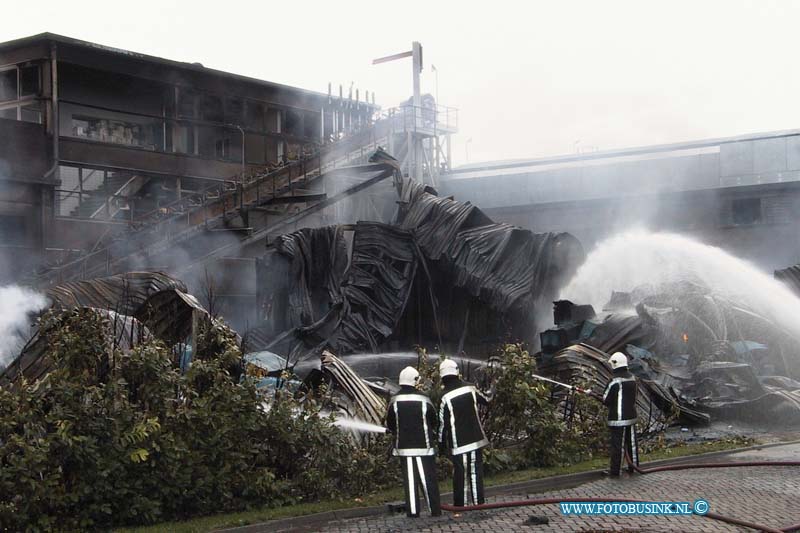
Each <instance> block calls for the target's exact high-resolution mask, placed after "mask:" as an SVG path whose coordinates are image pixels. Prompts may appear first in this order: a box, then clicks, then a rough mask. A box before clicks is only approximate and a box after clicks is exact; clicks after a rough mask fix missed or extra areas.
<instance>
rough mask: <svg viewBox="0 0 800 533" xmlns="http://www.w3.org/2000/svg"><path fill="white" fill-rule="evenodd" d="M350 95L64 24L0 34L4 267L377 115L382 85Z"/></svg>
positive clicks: (15, 269) (73, 251)
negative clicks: (118, 42)
mask: <svg viewBox="0 0 800 533" xmlns="http://www.w3.org/2000/svg"><path fill="white" fill-rule="evenodd" d="M347 96H349V97H344V98H342V95H338V97H334V96H332V95H330V94H324V93H317V92H312V91H307V90H303V89H298V88H294V87H288V86H284V85H280V84H277V83H271V82H266V81H261V80H257V79H252V78H247V77H244V76H239V75H234V74H229V73H226V72H221V71H217V70H213V69H210V68H205V67H203V66H202V65H201V64H199V63H191V64H190V63H181V62H176V61H170V60H166V59H161V58H157V57H151V56H146V55H141V54H137V53H133V52H128V51H125V50H119V49H113V48H108V47H104V46H100V45H97V44H93V43H89V42H84V41H79V40H75V39H71V38H66V37H61V36H58V35H52V34H41V35H36V36H33V37H28V38H24V39H19V40H16V41H10V42H6V43H2V44H0V257H1V258H2V261H3V264H1V265H0V277H4V278H5V279H9V278H16V277H19V276H20V274H21V273H24V272H29V271H30V270H31V269H33V268H34V267H37V266H41V265H55V264H64V263H69V262H70V261H72V260H74V259H75V258H77V257H82V256H84V255H86V254H87V253H89V252H91V251H92V250H96V249H99V248H101V247H103V246H104V245H105V240H106V239H107V238H108V237H109V235H113V234H115V233H118V232H119V231H120V228H121V227H123V226H130V225H131V224H136V223H138V221H140V220H142V219H147V218H148V217H151V218H152V216H153V215H154V214H155V215H158V214H159V213H161V212H163V213H168V212H171V206H173V205H175V204H176V203H180V202H181V199H182V198H184V197H186V196H190V195H197V194H198V193H203V192H204V191H209V190H211V189H213V188H214V186H217V187H218V188H222V189H225V188H228V189H230V188H235V187H236V183H237V182H241V181H242V180H243V178H244V177H245V176H246V175H248V174H251V175H252V174H254V173H259V172H261V173H264V172H269V171H270V170H274V169H276V168H278V167H281V166H285V165H288V164H291V163H292V162H295V161H301V160H303V159H304V158H309V157H311V156H313V155H314V154H318V153H319V152H320V150H321V149H322V147H324V146H326V145H330V144H334V143H335V142H336V141H339V140H342V139H344V138H347V137H348V136H350V135H351V134H353V133H354V132H357V131H360V130H362V129H364V128H366V127H367V126H369V125H370V124H371V121H372V119H373V116H374V115H375V111H376V109H377V108H376V107H375V106H374V95H373V102H372V103H368V102H366V101H359V99H358V98H357V97H356V98H353V95H347ZM364 100H365V99H364ZM304 170H305V169H304ZM223 185H224V187H223Z"/></svg>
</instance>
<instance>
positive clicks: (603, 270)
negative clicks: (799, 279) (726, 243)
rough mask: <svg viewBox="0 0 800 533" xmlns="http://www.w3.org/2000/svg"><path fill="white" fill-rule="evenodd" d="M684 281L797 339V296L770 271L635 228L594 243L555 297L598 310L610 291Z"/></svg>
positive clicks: (710, 248) (799, 308)
mask: <svg viewBox="0 0 800 533" xmlns="http://www.w3.org/2000/svg"><path fill="white" fill-rule="evenodd" d="M685 279H689V280H697V281H699V282H701V283H704V284H705V285H707V286H708V287H709V288H711V289H712V291H714V292H715V293H717V294H720V295H722V296H725V297H727V298H728V299H730V300H732V301H734V302H739V303H741V304H742V305H745V306H747V307H750V308H751V309H752V310H753V311H756V312H758V313H760V314H762V315H764V316H766V317H768V318H771V319H772V320H774V321H775V322H776V323H778V324H780V325H782V326H783V327H784V328H786V329H787V330H789V331H791V332H793V333H795V334H797V335H800V298H798V297H797V296H795V295H794V293H793V292H792V291H791V290H789V289H788V288H787V287H785V286H784V285H783V284H782V283H781V282H779V281H777V280H775V278H774V277H773V276H772V275H771V273H766V272H764V271H762V270H760V269H758V268H757V267H756V266H754V265H752V264H751V263H748V262H747V261H744V260H742V259H739V258H738V257H735V256H733V255H731V254H729V253H728V252H725V251H724V250H721V249H720V248H716V247H714V246H709V245H706V244H703V243H701V242H698V241H696V240H693V239H690V238H688V237H684V236H681V235H676V234H673V233H653V232H650V231H647V230H644V229H637V230H632V231H628V232H625V233H621V234H618V235H615V236H613V237H611V238H609V239H607V240H605V241H603V242H601V243H599V244H598V245H597V247H596V248H595V249H594V250H593V251H592V252H591V253H590V254H589V256H588V257H587V258H586V262H585V263H584V264H583V265H582V266H581V267H580V268H579V269H578V271H577V272H576V274H575V276H574V277H573V279H572V280H571V281H570V282H569V283H568V284H567V286H566V287H565V288H564V289H563V290H562V291H561V295H560V298H562V299H567V300H570V301H572V302H574V303H577V304H585V303H588V304H592V305H593V306H594V308H595V310H596V311H598V312H599V311H600V310H601V309H602V308H603V305H605V304H606V303H607V302H608V300H609V298H610V296H611V292H612V291H614V290H616V291H630V290H632V289H633V288H635V287H637V286H640V285H646V284H651V285H657V284H659V283H664V282H672V281H680V280H685Z"/></svg>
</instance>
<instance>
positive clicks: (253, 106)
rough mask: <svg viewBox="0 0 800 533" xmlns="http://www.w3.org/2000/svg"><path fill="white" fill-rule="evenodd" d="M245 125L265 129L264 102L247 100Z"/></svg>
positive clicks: (251, 128) (248, 127) (249, 127)
mask: <svg viewBox="0 0 800 533" xmlns="http://www.w3.org/2000/svg"><path fill="white" fill-rule="evenodd" d="M244 127H245V128H247V129H248V130H254V131H264V104H262V103H261V102H254V101H252V100H248V101H247V102H245V114H244Z"/></svg>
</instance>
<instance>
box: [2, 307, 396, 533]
mask: <svg viewBox="0 0 800 533" xmlns="http://www.w3.org/2000/svg"><path fill="white" fill-rule="evenodd" d="M44 321H45V323H47V324H48V326H49V327H43V328H42V331H47V332H48V333H47V335H48V343H49V351H48V354H47V355H48V357H50V359H51V361H52V362H53V370H52V371H51V372H50V373H49V374H48V375H47V376H46V377H44V378H43V379H41V380H39V381H37V382H35V383H22V384H20V386H19V387H17V388H16V389H15V390H13V391H12V390H0V529H6V530H12V531H25V530H30V531H43V530H52V529H58V530H86V529H100V528H108V527H111V526H118V525H126V524H142V523H152V522H156V521H161V520H168V519H181V518H186V517H189V516H194V515H201V514H209V513H215V512H224V511H233V510H240V509H244V508H247V507H250V506H256V505H257V506H264V505H282V504H286V503H291V502H295V501H300V500H309V499H319V498H323V497H331V496H334V495H348V494H359V493H363V492H365V491H368V490H374V487H376V486H380V484H381V482H386V481H388V480H389V479H390V477H391V473H390V469H387V468H386V457H385V456H386V454H385V451H384V452H383V453H377V452H376V450H375V449H374V448H364V447H361V446H358V445H357V444H356V443H355V442H353V441H352V440H351V439H349V438H348V436H347V435H346V434H344V433H342V432H340V431H338V430H337V429H336V428H334V427H332V426H331V424H330V420H329V419H328V418H326V417H324V416H321V414H320V411H319V408H318V407H317V406H316V405H315V404H314V403H313V402H307V403H304V404H302V405H301V404H300V403H298V402H297V401H295V400H294V399H293V398H291V397H288V396H279V397H278V398H277V399H275V401H274V402H272V404H271V409H269V410H268V411H267V412H265V408H264V400H265V398H264V397H263V395H262V394H261V392H260V391H259V390H257V389H256V387H255V386H254V384H253V383H252V382H251V380H249V379H245V380H241V381H240V380H239V379H237V378H235V377H234V375H232V373H233V374H235V373H236V372H237V371H238V370H237V369H238V368H241V365H240V359H241V352H240V351H239V349H238V346H237V344H236V336H235V334H233V333H232V332H231V331H230V330H229V329H228V328H227V327H225V326H224V325H222V324H221V323H218V322H212V323H209V324H206V325H205V326H204V329H203V330H202V332H201V335H200V336H199V338H200V341H199V342H198V345H199V346H198V357H197V358H196V359H195V360H194V361H193V363H192V365H191V367H190V369H189V371H188V372H187V373H186V374H185V375H181V374H180V371H179V370H178V369H177V368H176V367H175V365H174V364H173V362H172V356H171V353H170V352H169V350H168V349H167V348H166V347H165V346H164V345H163V344H161V343H160V342H157V341H148V342H144V343H142V344H140V345H139V346H137V347H136V348H134V349H133V350H131V351H129V352H127V353H123V352H122V351H120V350H119V349H117V348H116V347H114V345H113V342H112V340H111V339H109V338H108V336H107V335H106V333H105V332H107V331H109V324H108V319H107V318H106V317H104V316H103V315H100V314H98V313H95V312H93V311H91V310H77V311H72V312H68V313H66V314H64V315H62V316H58V317H55V316H52V315H51V316H47V317H45V318H44ZM381 445H383V446H385V443H383V444H381V443H376V444H375V445H374V446H376V447H379V446H381ZM384 450H385V448H384ZM382 480H386V481H382ZM376 481H377V483H376Z"/></svg>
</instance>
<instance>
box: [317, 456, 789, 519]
mask: <svg viewBox="0 0 800 533" xmlns="http://www.w3.org/2000/svg"><path fill="white" fill-rule="evenodd" d="M724 460H725V461H726V462H727V461H800V444H787V445H782V446H777V447H771V448H764V449H761V450H751V451H745V452H739V453H736V454H732V455H728V456H726V457H725V458H724ZM550 497H558V498H570V497H580V498H586V497H589V498H593V499H596V500H597V501H613V500H615V499H625V498H635V499H643V500H648V501H657V502H663V501H677V502H694V501H695V500H698V499H704V500H706V501H708V503H709V508H710V511H711V512H713V513H719V514H722V515H725V516H729V517H732V518H738V519H740V520H746V521H748V522H755V523H757V524H760V525H764V526H770V527H773V528H782V527H786V526H789V525H792V524H797V523H800V467H742V468H715V469H702V470H701V469H697V470H683V471H675V472H659V473H653V474H647V475H633V476H627V475H623V477H622V478H620V479H605V478H599V479H597V480H596V481H591V482H588V483H585V484H583V485H580V486H578V487H574V488H570V489H564V490H557V491H552V492H544V493H538V494H514V495H503V496H499V497H496V498H489V499H488V500H487V502H497V501H515V500H522V499H531V498H537V499H538V498H550ZM541 518H546V519H547V522H548V523H547V524H543V525H534V524H533V523H532V522H533V521H536V520H537V519H541ZM319 530H320V531H330V532H342V533H370V532H373V531H374V532H378V531H380V532H393V531H426V532H439V531H442V532H445V531H446V532H452V531H530V532H532V533H533V532H567V531H569V532H573V531H580V532H584V533H589V532H601V531H615V532H621V531H627V532H633V531H636V532H645V531H648V532H649V531H653V532H655V531H657V532H674V531H686V532H693V531H708V532H712V531H753V530H752V529H746V528H742V527H738V526H732V525H728V524H725V523H723V522H719V521H716V520H712V519H710V518H707V517H700V516H696V515H695V516H675V515H673V516H640V517H636V516H594V517H590V516H575V515H571V516H564V515H562V514H561V512H560V508H559V506H558V505H557V504H549V505H541V506H535V507H532V506H526V507H513V508H506V509H496V510H487V511H472V512H464V513H456V514H454V513H448V512H445V513H443V516H441V517H437V518H433V517H430V516H427V515H425V516H422V517H420V518H418V519H410V518H406V516H405V515H404V514H399V515H389V514H385V515H380V516H373V517H369V518H361V519H351V520H342V521H338V522H334V523H329V524H327V525H326V526H324V527H322V528H320V529H319Z"/></svg>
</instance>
